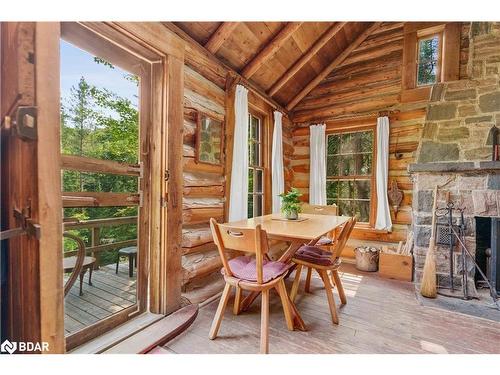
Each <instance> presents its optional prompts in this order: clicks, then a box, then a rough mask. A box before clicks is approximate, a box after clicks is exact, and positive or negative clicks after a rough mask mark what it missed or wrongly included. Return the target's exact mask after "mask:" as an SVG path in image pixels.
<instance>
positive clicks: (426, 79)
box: [417, 34, 442, 86]
mask: <svg viewBox="0 0 500 375" xmlns="http://www.w3.org/2000/svg"><path fill="white" fill-rule="evenodd" d="M441 41H442V34H434V35H430V36H425V37H422V38H420V39H418V54H417V86H426V85H432V84H434V83H437V82H439V81H440V80H441V79H440V78H441V77H440V74H441V49H442V43H441Z"/></svg>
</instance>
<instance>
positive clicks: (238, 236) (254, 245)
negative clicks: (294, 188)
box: [209, 218, 293, 353]
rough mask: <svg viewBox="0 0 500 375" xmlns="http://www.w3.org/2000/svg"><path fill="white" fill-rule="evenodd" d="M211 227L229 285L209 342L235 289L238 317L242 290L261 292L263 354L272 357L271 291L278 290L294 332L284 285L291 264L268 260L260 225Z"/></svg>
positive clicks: (235, 305)
mask: <svg viewBox="0 0 500 375" xmlns="http://www.w3.org/2000/svg"><path fill="white" fill-rule="evenodd" d="M210 227H211V229H212V234H213V237H214V241H215V244H216V245H217V248H218V250H219V255H220V257H221V260H222V265H223V269H222V273H223V275H224V280H225V282H226V285H225V286H224V291H223V292H222V296H221V299H220V302H219V306H218V307H217V312H216V313H215V317H214V320H213V322H212V327H211V328H210V334H209V338H210V339H211V340H213V339H215V338H216V337H217V332H218V330H219V327H220V324H221V321H222V318H223V315H224V310H225V309H226V305H227V302H228V299H229V294H230V291H231V287H234V288H235V290H236V293H235V300H234V313H235V314H237V313H238V310H239V306H240V301H241V293H242V290H248V291H251V292H261V293H262V306H261V332H260V352H261V353H268V351H269V343H268V334H269V332H268V331H269V291H270V290H271V289H276V291H277V292H278V294H279V296H280V298H281V303H282V305H283V311H284V313H285V320H286V323H287V328H288V329H289V330H293V317H292V310H291V306H290V300H289V297H288V294H287V291H286V287H285V282H284V281H283V279H284V277H285V276H286V274H287V272H288V270H289V269H290V267H291V264H285V263H281V262H275V261H270V260H268V259H266V254H267V252H268V251H269V247H268V241H267V234H266V232H265V231H264V230H262V229H261V226H260V225H257V227H256V228H255V229H249V228H236V227H232V226H230V225H225V224H218V223H217V221H215V219H213V218H212V219H210ZM228 250H234V251H238V252H243V253H252V255H253V254H255V257H253V256H249V255H243V256H238V257H236V258H232V259H228V256H227V253H228Z"/></svg>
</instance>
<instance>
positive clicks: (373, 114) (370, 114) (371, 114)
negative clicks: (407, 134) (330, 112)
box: [292, 109, 401, 125]
mask: <svg viewBox="0 0 500 375" xmlns="http://www.w3.org/2000/svg"><path fill="white" fill-rule="evenodd" d="M399 113H401V111H400V110H399V109H396V110H388V111H379V112H368V113H362V114H361V113H360V114H353V115H347V116H343V117H330V118H324V119H319V120H313V121H303V122H296V123H295V124H297V125H309V124H312V123H323V122H333V121H342V120H354V119H357V118H363V117H383V116H388V117H391V116H392V115H397V114H399ZM292 121H293V117H292Z"/></svg>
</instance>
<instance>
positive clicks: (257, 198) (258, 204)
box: [254, 195, 262, 216]
mask: <svg viewBox="0 0 500 375" xmlns="http://www.w3.org/2000/svg"><path fill="white" fill-rule="evenodd" d="M254 204H255V216H262V195H254Z"/></svg>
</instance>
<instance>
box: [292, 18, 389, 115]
mask: <svg viewBox="0 0 500 375" xmlns="http://www.w3.org/2000/svg"><path fill="white" fill-rule="evenodd" d="M380 24H381V22H374V23H373V24H372V25H371V26H369V27H368V28H367V29H366V30H365V31H363V32H362V33H361V34H360V35H359V36H358V37H357V38H356V39H355V40H354V41H353V42H352V43H351V44H349V45H348V46H347V48H345V49H344V50H343V51H342V52H341V53H340V54H339V55H338V56H337V57H336V58H335V59H334V60H333V61H332V62H331V63H330V64H329V65H328V66H327V67H326V68H325V69H323V71H322V72H321V73H320V74H318V75H317V76H316V78H314V79H313V80H312V81H311V82H309V83H308V84H307V86H306V87H304V88H303V89H302V90H301V91H300V92H299V93H298V94H297V95H296V96H295V97H294V98H293V99H292V100H291V101H290V102H289V103H288V104H287V106H286V109H287V110H289V111H290V110H291V109H293V108H294V107H295V106H296V105H297V104H298V103H299V102H300V101H301V100H302V99H303V98H304V97H305V96H306V95H307V94H309V92H311V90H312V89H314V88H315V87H316V86H317V85H318V84H319V83H320V82H321V81H322V80H323V79H324V78H326V77H327V76H328V74H330V72H331V71H332V70H333V69H335V68H336V67H337V66H339V65H340V64H342V62H343V61H344V60H345V59H346V58H347V57H348V56H349V54H350V53H351V52H352V51H354V50H355V49H356V48H357V47H358V46H359V45H360V44H361V43H363V41H364V40H365V39H366V38H367V37H368V36H369V35H370V34H371V33H372V32H373V31H374V30H376V29H377V28H378V27H379V26H380Z"/></svg>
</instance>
